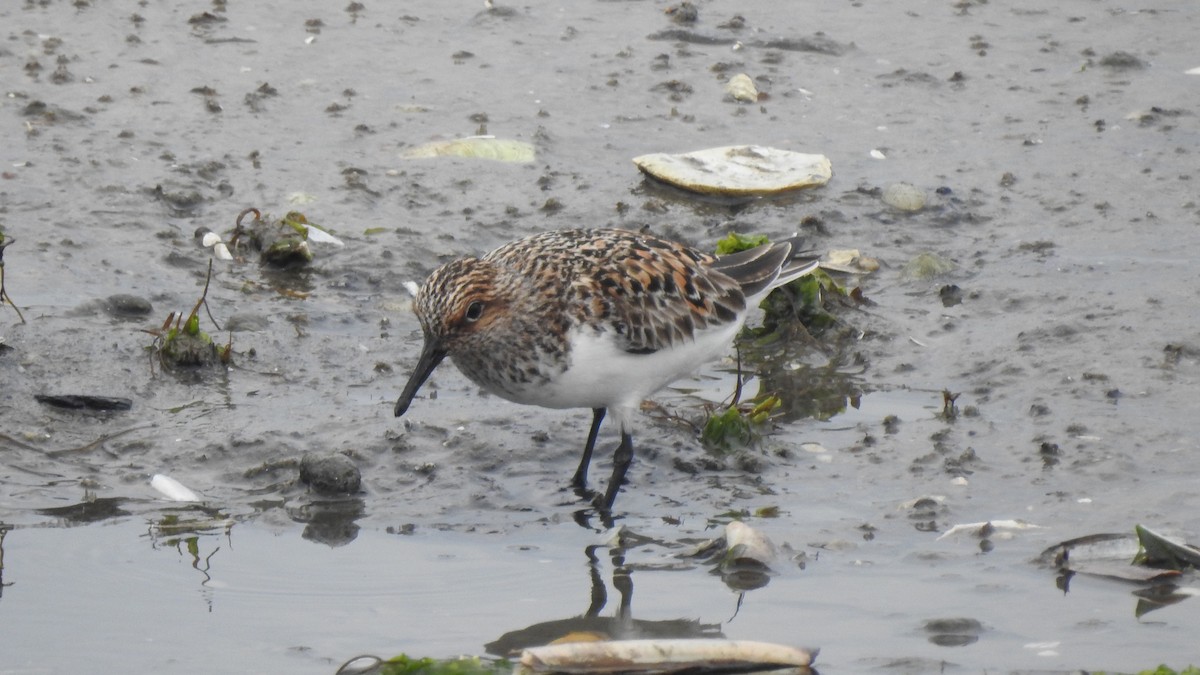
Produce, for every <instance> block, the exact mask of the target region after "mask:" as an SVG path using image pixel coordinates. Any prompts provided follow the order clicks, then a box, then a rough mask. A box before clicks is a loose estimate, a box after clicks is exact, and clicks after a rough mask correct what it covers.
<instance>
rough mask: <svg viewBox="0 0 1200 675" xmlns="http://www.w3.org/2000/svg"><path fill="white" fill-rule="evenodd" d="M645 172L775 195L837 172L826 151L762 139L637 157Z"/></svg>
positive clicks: (701, 186) (731, 191)
mask: <svg viewBox="0 0 1200 675" xmlns="http://www.w3.org/2000/svg"><path fill="white" fill-rule="evenodd" d="M633 163H634V164H636V165H637V167H638V168H639V169H641V170H642V171H643V172H644V173H646V174H648V175H650V176H653V177H655V178H657V179H659V180H661V181H663V182H665V183H670V184H671V185H674V186H676V187H680V188H683V189H685V190H691V191H692V192H700V193H704V194H717V195H739V196H746V195H769V194H775V193H778V192H785V191H788V190H796V189H798V188H803V187H810V186H815V185H824V184H825V183H827V182H829V179H830V178H831V177H833V167H832V165H831V164H830V162H829V158H828V157H826V156H825V155H810V154H805V153H801V152H792V151H790V150H780V149H778V148H770V147H766V146H761V145H731V146H726V147H721V148H709V149H707V150H697V151H696V152H689V153H686V154H682V155H668V154H665V153H654V154H651V155H641V156H640V157H634V158H633Z"/></svg>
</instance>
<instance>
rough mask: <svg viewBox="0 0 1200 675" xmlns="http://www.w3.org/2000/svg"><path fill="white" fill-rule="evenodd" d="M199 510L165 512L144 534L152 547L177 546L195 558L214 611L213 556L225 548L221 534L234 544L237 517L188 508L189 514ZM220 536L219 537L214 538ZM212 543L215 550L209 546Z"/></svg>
mask: <svg viewBox="0 0 1200 675" xmlns="http://www.w3.org/2000/svg"><path fill="white" fill-rule="evenodd" d="M191 513H196V514H199V515H198V517H185V514H181V513H165V514H163V516H162V517H161V518H159V519H158V520H157V521H153V522H151V523H150V526H149V527H148V528H147V530H146V534H145V535H144V536H145V537H147V538H148V539H149V540H150V546H151V548H153V549H155V550H159V549H167V548H170V549H174V550H175V552H176V553H178V554H179V555H180V556H187V557H189V558H191V564H192V569H194V570H196V571H197V572H199V573H200V576H201V577H202V578H201V581H200V586H201V589H202V594H203V597H204V604H205V605H206V606H207V607H208V611H209V612H212V611H213V596H212V591H211V589H210V588H209V582H211V581H212V575H211V574H210V572H211V571H212V559H213V557H214V556H215V555H216V554H217V552H218V551H220V550H221V545H220V544H219V543H217V542H219V538H220V537H222V536H224V538H225V541H226V543H228V544H229V545H230V547H232V546H233V541H232V533H233V524H234V521H233V520H232V519H230V518H228V517H226V516H224V515H223V514H222V513H220V511H218V510H216V509H211V508H207V507H203V506H200V505H194V506H191V507H189V508H188V509H187V515H190V514H191ZM213 540H217V541H213ZM209 545H211V550H208V549H209Z"/></svg>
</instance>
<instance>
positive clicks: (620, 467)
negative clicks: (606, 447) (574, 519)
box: [604, 429, 633, 511]
mask: <svg viewBox="0 0 1200 675" xmlns="http://www.w3.org/2000/svg"><path fill="white" fill-rule="evenodd" d="M632 463H633V435H632V434H630V433H629V432H628V431H625V430H624V429H622V430H621V444H620V445H618V446H617V450H616V452H614V453H613V472H612V478H610V479H608V491H606V492H605V493H604V510H605V511H612V506H613V502H615V501H617V491H618V490H620V489H621V483H624V482H625V472H626V471H628V470H629V465H630V464H632Z"/></svg>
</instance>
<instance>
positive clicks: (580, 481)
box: [571, 408, 604, 488]
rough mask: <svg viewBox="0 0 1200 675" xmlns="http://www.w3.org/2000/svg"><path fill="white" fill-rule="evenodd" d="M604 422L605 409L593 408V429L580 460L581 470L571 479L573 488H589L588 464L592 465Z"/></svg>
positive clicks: (589, 433) (577, 470)
mask: <svg viewBox="0 0 1200 675" xmlns="http://www.w3.org/2000/svg"><path fill="white" fill-rule="evenodd" d="M603 421H604V408H592V428H591V430H590V431H588V439H587V445H586V446H584V448H583V457H582V458H581V459H580V460H579V468H578V469H576V470H575V477H574V478H572V479H571V487H577V488H584V487H587V472H588V464H591V463H592V450H595V449H596V436H597V435H599V434H600V423H601V422H603Z"/></svg>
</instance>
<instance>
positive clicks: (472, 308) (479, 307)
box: [463, 300, 483, 322]
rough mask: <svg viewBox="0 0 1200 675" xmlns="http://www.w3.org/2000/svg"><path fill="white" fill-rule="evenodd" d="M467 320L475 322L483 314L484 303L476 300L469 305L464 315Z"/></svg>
mask: <svg viewBox="0 0 1200 675" xmlns="http://www.w3.org/2000/svg"><path fill="white" fill-rule="evenodd" d="M463 316H464V317H465V318H466V320H467V321H471V322H475V321H478V320H479V317H481V316H483V303H482V302H480V301H478V300H476V301H475V302H472V303H471V304H469V305H467V313H466V314H464V315H463Z"/></svg>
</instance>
